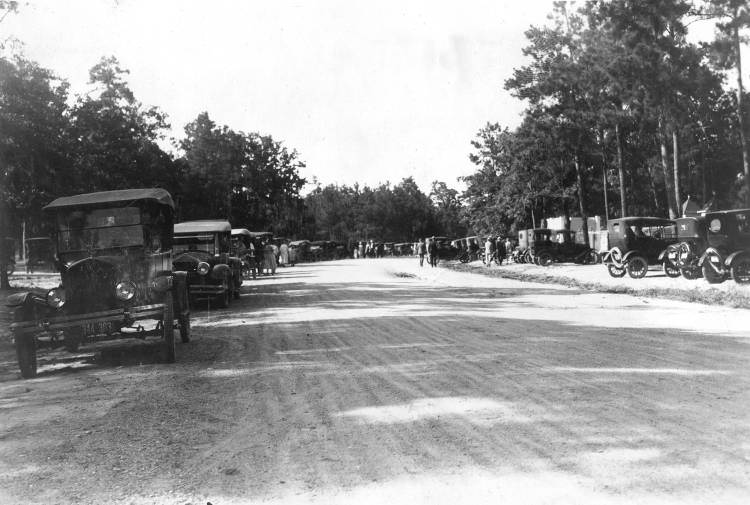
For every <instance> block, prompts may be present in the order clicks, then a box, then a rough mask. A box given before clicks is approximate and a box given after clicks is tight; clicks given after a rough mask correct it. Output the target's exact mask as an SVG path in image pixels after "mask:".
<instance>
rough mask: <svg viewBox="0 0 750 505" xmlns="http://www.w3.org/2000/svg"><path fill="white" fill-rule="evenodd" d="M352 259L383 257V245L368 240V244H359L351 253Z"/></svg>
mask: <svg viewBox="0 0 750 505" xmlns="http://www.w3.org/2000/svg"><path fill="white" fill-rule="evenodd" d="M352 256H353V257H354V259H357V258H382V257H383V256H385V244H383V243H382V242H378V243H377V244H376V243H375V242H374V241H372V240H370V241H368V242H360V243H359V244H357V246H356V247H354V249H353V251H352Z"/></svg>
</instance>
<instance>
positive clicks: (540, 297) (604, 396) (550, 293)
mask: <svg viewBox="0 0 750 505" xmlns="http://www.w3.org/2000/svg"><path fill="white" fill-rule="evenodd" d="M600 267H601V266H600ZM246 284H247V285H246V286H245V287H244V288H243V295H242V298H241V300H239V302H236V303H235V304H233V306H232V307H231V308H230V309H228V310H221V311H210V312H209V311H208V310H201V311H197V312H195V313H194V317H193V329H194V339H193V341H192V342H191V343H189V344H178V363H176V364H174V365H164V364H160V363H158V362H157V361H156V359H155V358H154V354H155V350H156V349H155V344H149V343H146V344H144V343H140V342H138V343H134V342H127V341H120V342H118V343H116V344H115V345H109V346H103V347H97V348H93V349H88V350H87V351H89V352H84V353H81V354H79V355H76V356H71V355H64V356H65V357H63V355H57V354H55V355H50V356H47V357H46V358H45V360H44V361H43V365H44V366H43V367H42V369H41V374H40V377H39V378H37V379H33V380H29V381H22V380H19V379H18V378H17V374H16V369H15V366H16V365H15V357H14V355H13V350H12V347H10V346H9V345H7V344H3V345H2V347H1V348H0V409H1V410H0V412H1V413H0V503H39V504H42V503H44V504H52V503H84V504H100V503H124V504H125V503H134V504H145V503H159V504H161V503H167V504H193V505H198V504H205V503H209V502H210V503H212V504H213V505H219V504H238V503H271V504H276V503H293V504H296V503H315V504H329V503H333V504H352V503H386V502H387V503H391V504H400V503H404V504H407V503H408V504H412V503H425V504H427V503H429V504H454V503H519V504H542V503H545V504H546V503H549V504H601V503H612V504H638V503H642V504H651V503H667V504H704V503H722V504H726V503H737V504H739V503H743V504H744V503H748V502H749V501H750V408H749V407H748V405H750V366H749V365H750V346H749V345H748V344H750V340H749V338H750V330H749V329H748V328H749V326H750V325H749V324H748V323H750V311H746V310H741V309H731V308H724V307H711V306H706V305H695V304H688V303H684V302H671V301H660V300H656V299H653V298H648V299H647V298H638V297H631V296H625V295H611V294H599V293H593V292H588V291H580V290H574V289H569V288H564V287H560V286H551V285H542V284H533V283H521V282H517V281H511V280H505V279H497V278H487V277H484V276H478V275H472V274H467V273H459V272H452V271H448V270H446V269H442V268H438V269H430V268H429V267H425V268H421V269H420V268H419V267H418V265H416V261H415V260H413V259H386V260H358V261H353V260H349V261H340V262H330V263H321V264H315V265H301V266H297V267H294V268H289V269H282V270H280V272H279V274H278V275H277V276H276V277H274V278H262V279H260V280H258V281H254V282H250V283H246ZM94 351H95V352H94Z"/></svg>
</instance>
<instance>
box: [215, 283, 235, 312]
mask: <svg viewBox="0 0 750 505" xmlns="http://www.w3.org/2000/svg"><path fill="white" fill-rule="evenodd" d="M231 301H232V287H231V285H230V283H229V279H227V278H226V277H225V278H224V280H223V281H222V283H221V294H220V295H219V300H218V302H219V303H218V305H219V308H221V309H226V308H227V307H229V304H230V303H231Z"/></svg>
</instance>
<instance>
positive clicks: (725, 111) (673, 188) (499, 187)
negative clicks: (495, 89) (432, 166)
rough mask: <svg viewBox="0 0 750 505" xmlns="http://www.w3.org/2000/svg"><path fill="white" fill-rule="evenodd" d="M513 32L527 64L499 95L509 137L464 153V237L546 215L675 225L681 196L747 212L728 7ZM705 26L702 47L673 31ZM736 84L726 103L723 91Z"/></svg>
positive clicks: (616, 6)
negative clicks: (517, 117)
mask: <svg viewBox="0 0 750 505" xmlns="http://www.w3.org/2000/svg"><path fill="white" fill-rule="evenodd" d="M551 19H552V23H551V26H546V27H532V28H530V29H529V30H528V31H527V32H526V37H527V39H528V46H527V47H526V48H525V49H524V54H525V55H526V56H527V57H528V60H529V63H528V64H527V65H525V66H523V67H521V68H517V69H515V70H514V72H513V75H512V77H511V78H509V79H508V80H507V81H506V82H505V88H506V89H507V90H509V91H510V92H511V93H512V94H513V95H514V96H516V97H517V98H519V99H521V100H524V101H525V102H526V104H527V107H526V111H525V114H524V118H523V121H522V123H521V125H520V126H519V127H517V128H516V129H514V130H509V129H508V128H504V127H503V126H502V125H499V124H487V125H486V126H485V127H483V128H482V129H481V130H480V131H479V132H478V134H477V137H476V139H475V140H474V142H473V143H472V144H473V147H474V152H473V153H472V154H471V156H470V157H471V160H472V161H473V162H474V163H475V164H476V165H477V167H478V168H477V171H476V173H475V174H473V175H471V176H469V177H466V178H465V182H466V184H467V190H466V192H465V194H464V200H465V203H466V207H465V208H464V211H463V215H464V217H465V219H466V220H467V222H468V223H469V224H470V225H471V226H473V227H474V228H475V229H477V230H478V231H501V232H502V231H504V230H507V229H510V228H513V227H514V226H517V227H519V228H522V227H529V226H532V225H533V224H535V223H537V224H538V222H539V220H540V219H541V218H543V217H547V216H553V215H572V214H577V215H581V216H588V215H589V214H601V215H603V216H606V217H619V216H622V215H625V214H628V215H663V216H670V217H674V216H676V215H679V214H680V204H681V202H683V201H684V200H685V199H686V198H687V196H688V195H690V196H691V197H692V198H693V199H694V200H699V201H702V202H704V203H705V202H707V201H709V200H711V199H715V202H714V204H715V205H717V206H719V207H722V208H727V207H733V206H740V205H747V204H748V203H749V202H748V199H749V198H750V191H748V188H749V187H750V173H748V163H747V147H746V142H745V131H744V126H745V125H746V120H745V113H746V111H744V109H743V108H742V98H743V88H742V81H741V67H740V59H739V48H740V44H741V42H744V39H743V38H742V35H741V34H742V30H743V29H745V28H747V27H748V26H749V25H750V12H749V11H748V6H747V4H746V2H744V1H741V0H711V1H706V2H696V3H693V2H688V1H685V0H653V1H648V2H645V1H635V0H612V1H608V2H585V3H583V5H582V6H581V7H580V8H578V9H572V8H571V3H566V2H557V3H556V4H555V9H554V12H553V14H552V16H551ZM699 19H711V20H714V21H715V22H716V26H717V38H716V41H715V42H714V43H711V44H702V45H696V44H693V43H690V42H689V41H688V40H687V37H686V34H687V25H688V24H690V23H691V22H693V21H695V20H699ZM729 69H733V70H732V71H733V72H734V71H738V72H737V75H738V76H739V77H740V78H738V80H737V81H736V83H737V90H727V89H726V88H725V86H724V76H725V74H726V72H725V71H727V70H729Z"/></svg>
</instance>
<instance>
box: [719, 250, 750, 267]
mask: <svg viewBox="0 0 750 505" xmlns="http://www.w3.org/2000/svg"><path fill="white" fill-rule="evenodd" d="M741 256H745V257H750V251H735V252H733V253H732V254H730V255H729V256H727V259H725V260H724V266H726V267H731V266H732V263H734V260H735V258H738V257H741Z"/></svg>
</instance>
